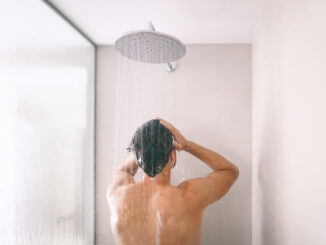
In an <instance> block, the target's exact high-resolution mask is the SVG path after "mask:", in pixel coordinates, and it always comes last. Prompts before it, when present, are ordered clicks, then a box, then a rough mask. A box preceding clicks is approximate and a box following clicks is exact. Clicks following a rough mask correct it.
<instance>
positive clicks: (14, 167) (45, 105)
mask: <svg viewBox="0 0 326 245" xmlns="http://www.w3.org/2000/svg"><path fill="white" fill-rule="evenodd" d="M8 23H10V25H8ZM8 26H9V27H8ZM0 27H1V28H0V29H1V39H0V53H1V55H0V124H1V125H0V135H1V137H0V200H1V201H0V212H1V220H0V233H1V235H0V244H7V245H14V244H15V245H16V244H33V245H37V244H47V245H51V244H53V245H61V244H69V245H81V244H87V245H88V244H93V243H94V130H95V129H94V113H95V110H94V97H95V96H94V86H95V51H96V50H95V45H94V44H93V43H92V42H91V40H89V39H88V38H87V37H85V36H84V35H83V33H81V32H80V31H78V29H76V28H74V26H73V25H72V24H71V23H69V21H67V20H66V19H65V18H64V16H60V13H59V12H56V10H55V9H53V8H52V7H51V6H50V5H48V4H46V3H45V2H42V1H24V2H23V1H19V2H18V1H11V2H10V3H9V2H7V3H6V4H4V6H3V7H1V10H0Z"/></svg>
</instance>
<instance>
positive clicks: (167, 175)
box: [143, 167, 171, 185]
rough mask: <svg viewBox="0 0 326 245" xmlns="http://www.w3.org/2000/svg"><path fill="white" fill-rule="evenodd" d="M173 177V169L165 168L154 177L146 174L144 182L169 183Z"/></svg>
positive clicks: (151, 183)
mask: <svg viewBox="0 0 326 245" xmlns="http://www.w3.org/2000/svg"><path fill="white" fill-rule="evenodd" d="M170 179H171V169H170V168H169V167H168V168H164V169H163V171H162V172H161V173H159V174H157V175H155V177H154V178H151V177H149V176H148V175H146V174H145V175H144V179H143V182H144V184H145V185H147V184H149V185H153V184H160V185H169V184H170Z"/></svg>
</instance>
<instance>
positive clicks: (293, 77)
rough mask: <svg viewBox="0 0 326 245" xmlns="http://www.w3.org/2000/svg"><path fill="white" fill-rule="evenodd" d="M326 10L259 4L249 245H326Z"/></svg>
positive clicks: (306, 2) (285, 1) (287, 2)
mask: <svg viewBox="0 0 326 245" xmlns="http://www.w3.org/2000/svg"><path fill="white" fill-rule="evenodd" d="M325 13H326V4H325V1H317V0H301V1H294V0H281V1H280V0H278V1H275V0H267V1H266V0H265V1H264V7H263V11H262V14H261V19H260V21H259V27H258V30H257V34H256V37H255V41H254V46H253V68H254V69H253V70H254V73H253V80H254V82H253V244H255V245H260V244H261V245H275V244H277V245H282V244H286V245H301V244H302V245H306V244H311V245H317V244H326V233H325V227H326V212H325V207H326V191H325V186H326V178H325V176H326V154H325V145H326V141H325V139H326V96H325V94H326V67H325V65H326V58H325V57H326V45H325V43H326V31H325V30H326V15H325Z"/></svg>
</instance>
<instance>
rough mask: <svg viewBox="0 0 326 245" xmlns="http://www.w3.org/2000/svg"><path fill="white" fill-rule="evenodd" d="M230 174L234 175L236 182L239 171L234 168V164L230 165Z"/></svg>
mask: <svg viewBox="0 0 326 245" xmlns="http://www.w3.org/2000/svg"><path fill="white" fill-rule="evenodd" d="M232 165H233V166H232V172H233V174H234V180H236V179H237V178H238V177H239V174H240V171H239V168H238V167H237V166H235V165H234V164H232Z"/></svg>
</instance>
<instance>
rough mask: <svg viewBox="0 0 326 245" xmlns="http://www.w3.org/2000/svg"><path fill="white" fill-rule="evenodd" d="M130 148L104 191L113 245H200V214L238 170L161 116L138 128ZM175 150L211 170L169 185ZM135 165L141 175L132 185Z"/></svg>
mask: <svg viewBox="0 0 326 245" xmlns="http://www.w3.org/2000/svg"><path fill="white" fill-rule="evenodd" d="M172 136H173V137H172ZM129 150H130V151H132V152H133V155H131V156H129V157H128V158H127V159H126V160H125V161H124V162H123V163H122V165H121V167H120V168H119V169H118V170H117V171H116V173H115V175H114V178H113V181H112V183H111V184H110V186H109V188H108V192H107V197H108V203H109V206H110V210H111V227H112V231H113V234H114V236H115V238H116V241H117V244H118V245H195V244H196V245H198V244H201V223H202V218H203V212H204V210H205V208H206V207H207V206H208V205H209V204H211V203H213V202H216V201H217V200H219V199H220V198H221V197H223V196H224V195H225V194H226V193H227V192H228V190H229V189H230V187H231V186H232V184H233V183H234V182H235V180H236V179H237V177H238V175H239V170H238V168H237V167H236V166H235V165H233V164H232V163H230V162H229V161H228V160H226V159H225V158H224V157H222V156H221V155H220V154H218V153H216V152H214V151H211V150H209V149H207V148H205V147H202V146H200V145H198V144H196V143H194V142H192V141H190V140H187V139H186V138H185V137H184V136H183V135H182V134H181V133H180V132H179V130H177V129H176V128H175V127H174V126H172V125H171V124H170V123H168V122H167V121H165V120H163V119H160V118H158V119H155V120H151V121H149V122H147V123H145V124H143V125H142V126H141V127H140V128H138V129H137V131H136V133H135V135H134V136H133V139H132V142H131V144H130V146H129ZM175 150H178V151H182V150H183V151H186V152H188V153H190V154H192V155H193V156H195V157H197V158H199V159H200V160H201V161H203V163H205V164H206V165H207V166H209V167H210V168H211V169H212V170H213V171H212V172H211V173H210V174H208V175H207V176H205V177H203V178H195V179H190V180H186V181H184V182H182V183H181V184H179V185H178V186H173V185H170V176H171V169H172V168H173V167H174V165H175V163H176V152H175ZM138 166H139V167H140V168H142V169H143V171H144V172H145V175H144V178H143V180H142V181H141V182H138V183H135V181H134V178H133V177H134V175H135V174H136V171H137V169H138Z"/></svg>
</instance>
